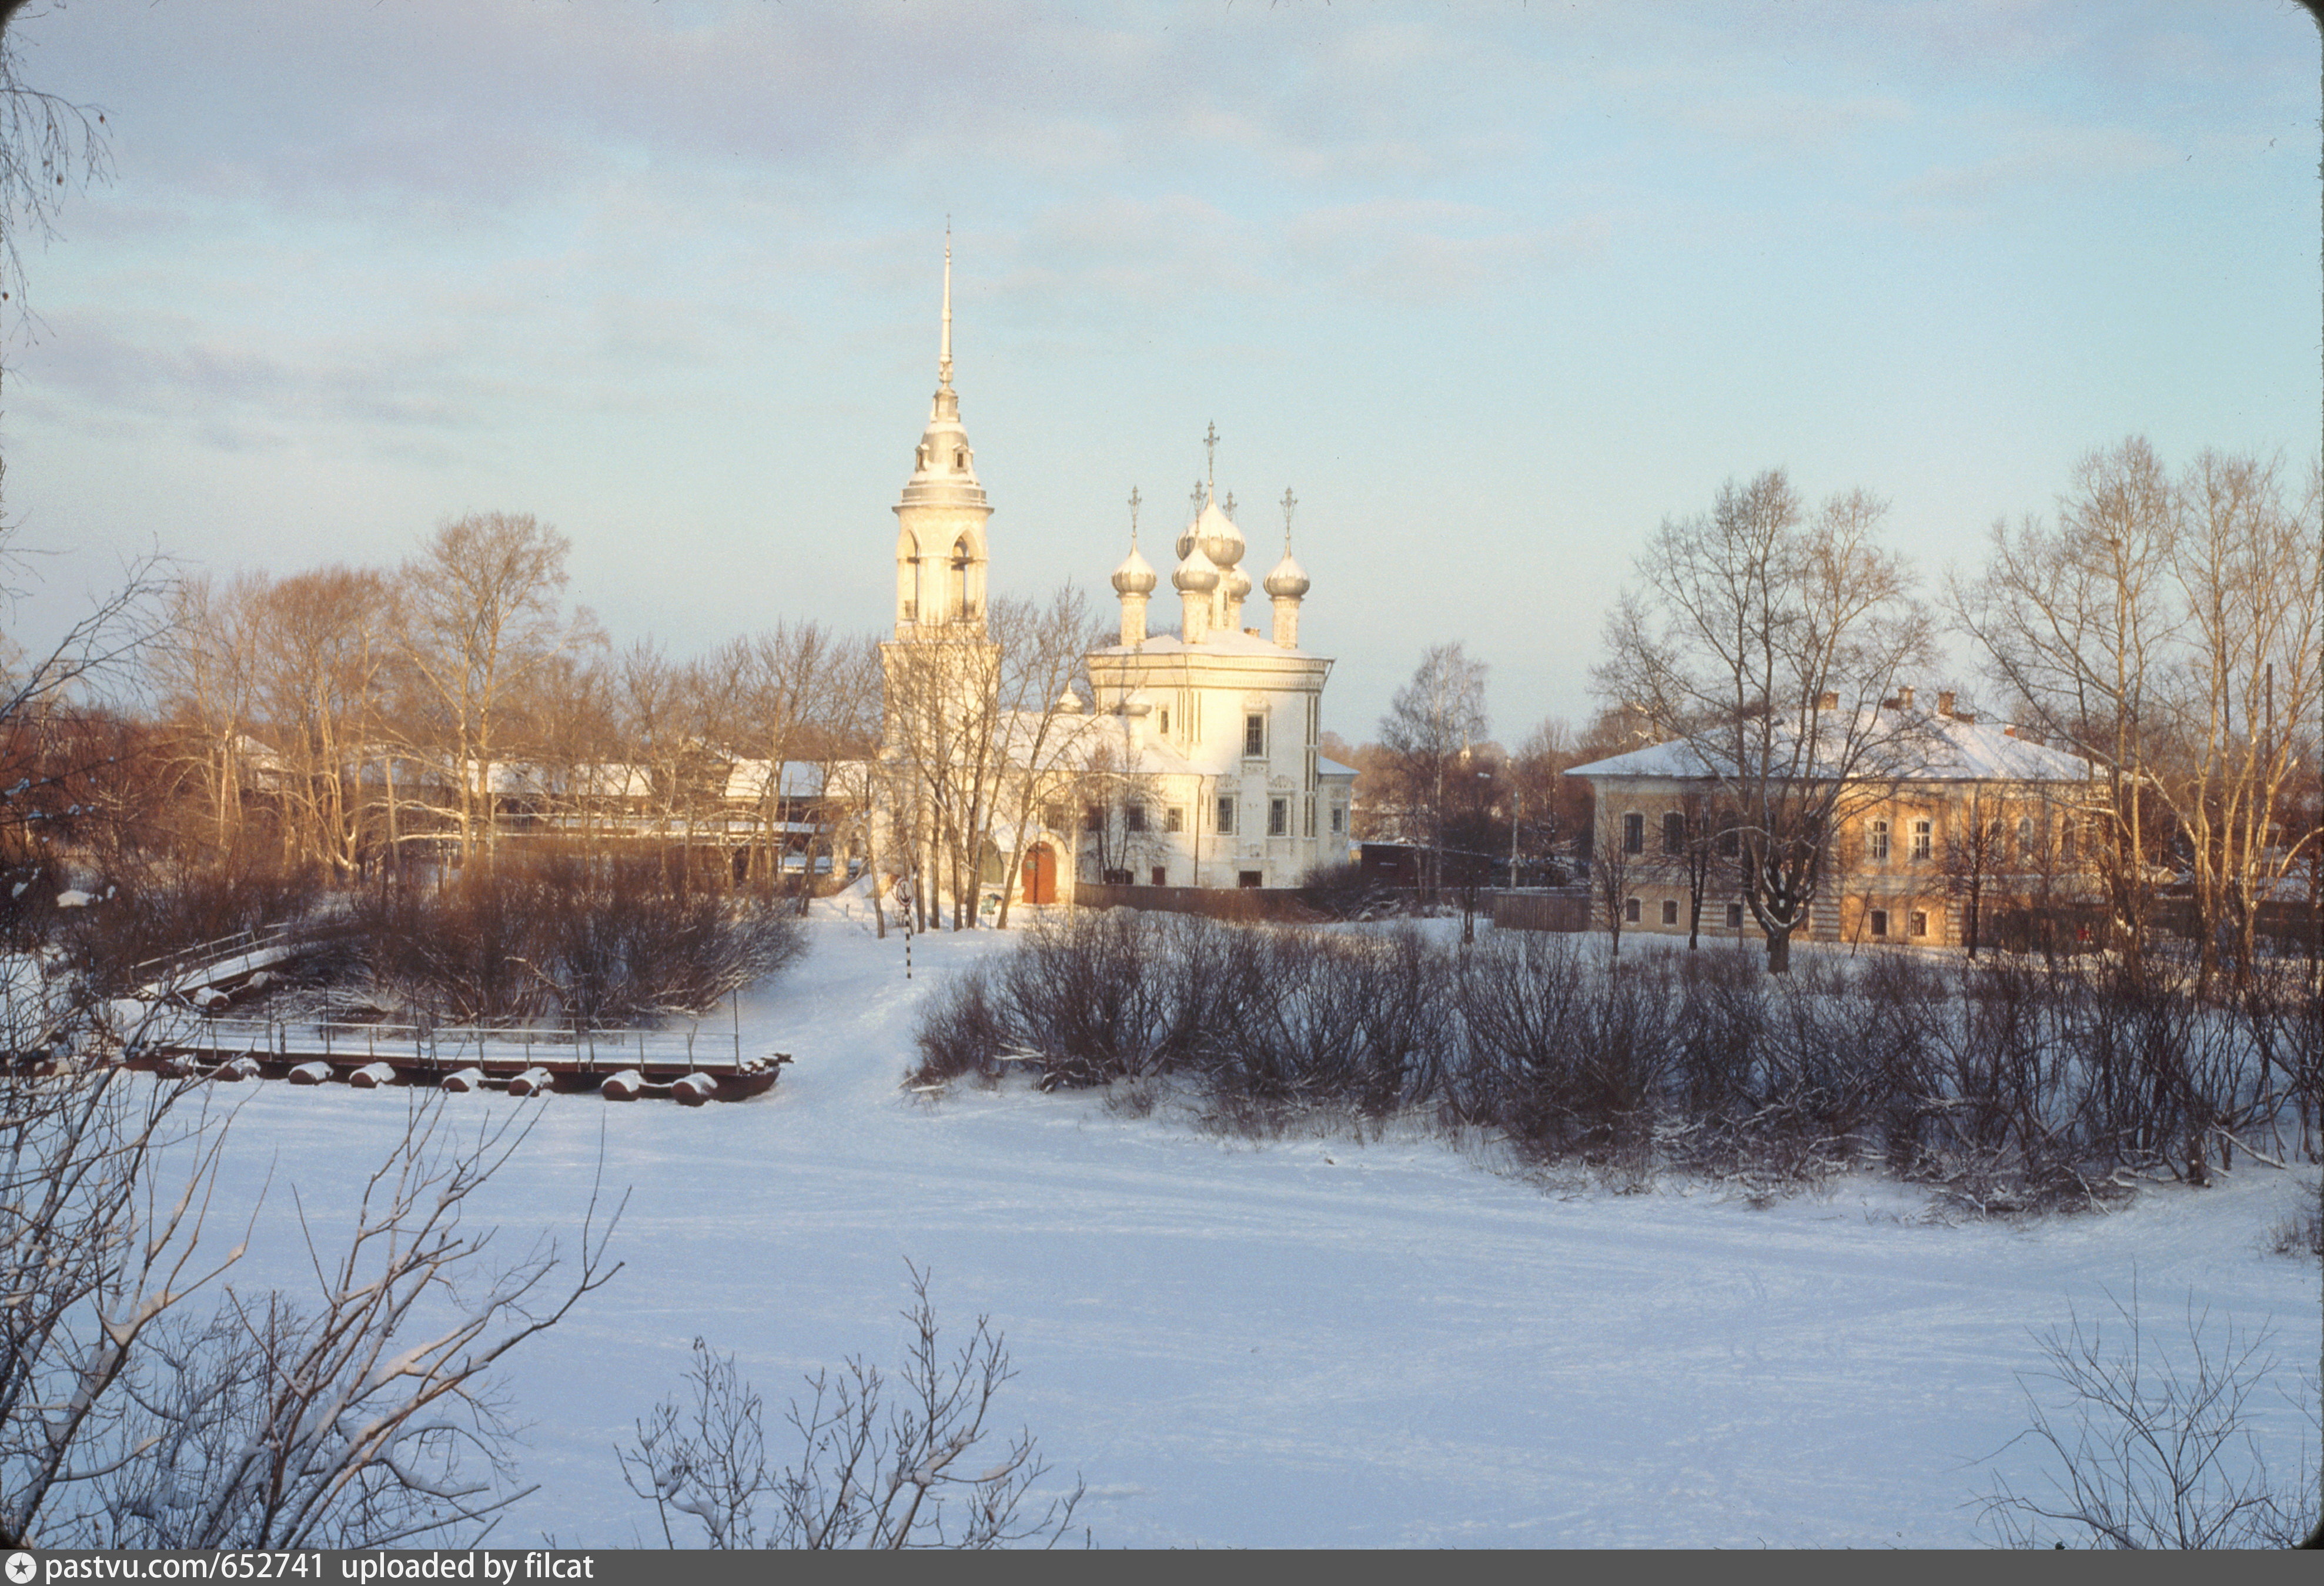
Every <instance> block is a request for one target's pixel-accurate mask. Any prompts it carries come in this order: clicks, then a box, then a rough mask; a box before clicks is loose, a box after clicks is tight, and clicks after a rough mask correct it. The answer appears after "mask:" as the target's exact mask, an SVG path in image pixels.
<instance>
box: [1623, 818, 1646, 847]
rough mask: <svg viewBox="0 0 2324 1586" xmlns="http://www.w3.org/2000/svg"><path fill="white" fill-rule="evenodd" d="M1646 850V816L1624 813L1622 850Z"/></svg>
mask: <svg viewBox="0 0 2324 1586" xmlns="http://www.w3.org/2000/svg"><path fill="white" fill-rule="evenodd" d="M1622 852H1623V853H1645V852H1646V816H1642V815H1626V816H1623V817H1622Z"/></svg>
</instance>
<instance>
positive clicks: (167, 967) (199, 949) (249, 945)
mask: <svg viewBox="0 0 2324 1586" xmlns="http://www.w3.org/2000/svg"><path fill="white" fill-rule="evenodd" d="M306 928H307V927H305V926H303V925H302V924H300V923H298V922H296V921H291V920H283V921H279V922H277V923H276V924H273V925H266V926H256V927H253V928H251V929H249V930H246V931H236V932H235V933H234V934H233V935H232V936H219V937H217V939H216V940H214V941H208V942H197V943H195V944H194V945H192V946H190V947H180V948H179V949H178V950H177V951H176V952H174V953H163V954H159V955H158V956H156V957H152V958H147V959H143V960H141V961H139V962H138V963H135V964H131V965H130V966H129V981H130V983H131V984H133V985H143V984H145V983H147V982H154V981H169V980H172V979H175V978H177V977H178V976H179V975H180V973H183V972H184V971H186V970H189V969H198V968H200V967H201V966H203V965H204V964H223V963H225V962H226V960H227V959H229V958H239V957H241V956H242V955H243V954H245V953H255V952H258V951H260V950H262V949H263V948H267V947H272V946H277V945H281V943H283V942H285V941H287V940H289V939H291V938H292V937H294V936H299V935H300V934H301V933H303V932H304V931H305V930H306Z"/></svg>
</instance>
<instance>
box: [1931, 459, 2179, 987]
mask: <svg viewBox="0 0 2324 1586" xmlns="http://www.w3.org/2000/svg"><path fill="white" fill-rule="evenodd" d="M2059 507H2060V512H2059V522H2058V525H2057V527H2056V528H2055V529H2054V530H2052V529H2048V528H2045V527H2044V526H2043V524H2042V523H2041V522H2040V521H2039V520H2036V519H2033V518H2028V519H2026V520H2024V521H2023V522H2021V523H2020V524H2019V526H2018V527H2017V529H2016V530H2015V531H2012V530H2010V529H2009V528H2008V527H2007V526H2006V524H2003V523H1996V524H1995V525H1994V527H1993V544H1992V549H1991V550H1990V552H1989V553H1988V555H1987V562H1986V567H1985V570H1984V572H1983V573H1982V574H1981V575H1980V576H1978V578H1977V579H1975V580H1974V581H1962V580H1958V579H1957V580H1956V581H1955V582H1954V583H1953V585H1952V586H1951V589H1950V595H1949V604H1950V606H1951V608H1952V611H1953V613H1954V615H1955V617H1956V618H1957V620H1958V621H1959V622H1960V624H1961V626H1962V627H1963V628H1964V629H1965V630H1967V632H1969V635H1970V637H1971V638H1973V639H1974V640H1975V641H1977V642H1978V645H1979V646H1980V647H1981V648H1982V649H1983V650H1984V651H1985V653H1986V656H1987V660H1988V662H1989V664H1990V666H1991V668H1992V669H1993V672H1994V675H1995V678H1996V680H1997V681H1998V682H1999V683H2000V684H2001V685H2002V687H2004V688H2005V689H2006V691H2007V692H2008V694H2009V695H2010V696H2011V697H2012V699H2013V700H2014V701H2015V705H2016V708H2017V710H2018V711H2019V713H2020V714H2021V718H2022V719H2023V720H2024V723H2025V724H2026V725H2027V726H2028V727H2029V728H2030V729H2031V730H2032V731H2033V733H2035V734H2036V735H2038V736H2040V737H2042V738H2043V739H2045V740H2047V741H2049V742H2052V743H2054V744H2058V745H2061V746H2062V747H2064V748H2067V749H2070V750H2071V751H2073V752H2075V753H2077V754H2079V755H2080V756H2082V757H2083V758H2084V759H2086V760H2088V761H2090V762H2091V763H2092V764H2093V765H2094V766H2095V767H2096V768H2097V770H2098V777H2099V779H2100V781H2101V784H2102V788H2103V797H2102V798H2101V799H2100V800H2099V801H2098V803H2099V806H2100V807H2099V809H2098V811H2097V812H2096V813H2098V815H2099V816H2100V817H2101V818H2102V820H2103V821H2104V825H2103V828H2102V830H2103V833H2104V835H2105V838H2106V842H2105V845H2104V850H2103V852H2102V853H2100V854H2099V855H2098V856H2097V857H2098V859H2099V860H2100V862H2101V870H2102V873H2103V875H2104V878H2105V881H2106V883H2107V890H2108V892H2109V894H2110V902H2111V904H2112V906H2113V908H2114V912H2115V916H2116V918H2117V919H2118V920H2119V921H2121V923H2122V924H2123V926H2124V927H2126V936H2127V944H2128V947H2129V951H2130V953H2131V954H2132V957H2133V961H2134V963H2135V961H2136V957H2137V954H2140V953H2141V952H2142V951H2143V950H2144V939H2145V932H2146V917H2147V912H2148V905H2149V902H2150V899H2151V895H2152V892H2153V857H2154V849H2155V845H2156V841H2155V840H2156V838H2157V836H2158V835H2159V834H2158V833H2157V831H2156V830H2155V822H2154V819H2153V815H2154V811H2153V798H2154V793H2155V788H2156V781H2155V778H2154V776H2153V761H2154V758H2155V753H2156V750H2157V747H2158V738H2159V735H2160V732H2161V729H2162V727H2163V724H2164V719H2165V717H2166V716H2167V715H2168V712H2167V708H2166V704H2165V700H2164V698H2163V693H2164V690H2165V689H2166V688H2167V687H2168V686H2169V683H2170V681H2171V678H2170V664H2169V663H2170V653H2171V650H2172V639H2173V636H2174V632H2175V630H2176V629H2177V628H2178V626H2179V623H2180V622H2181V615H2180V613H2177V612H2176V611H2174V610H2173V607H2172V599H2171V569H2172V560H2173V558H2174V556H2175V553H2176V549H2177V539H2178V527H2179V525H2178V514H2177V512H2176V507H2175V503H2174V500H2173V492H2172V487H2171V482H2170V479H2169V477H2168V476H2167V475H2165V473H2164V472H2163V465H2162V463H2161V462H2160V461H2159V460H2157V459H2156V457H2155V456H2154V453H2153V448H2152V447H2149V446H2148V445H2147V444H2146V442H2145V441H2144V440H2143V439H2138V438H2132V439H2130V440H2126V441H2125V442H2124V443H2123V444H2122V445H2121V446H2119V447H2116V448H2115V449H2113V450H2112V451H2106V452H2092V453H2090V454H2089V455H2088V456H2084V457H2083V458H2082V459H2081V461H2080V463H2079V464H2078V465H2076V467H2075V470H2074V490H2073V493H2071V494H2070V495H2069V496H2068V497H2066V498H2064V499H2063V500H2061V503H2059Z"/></svg>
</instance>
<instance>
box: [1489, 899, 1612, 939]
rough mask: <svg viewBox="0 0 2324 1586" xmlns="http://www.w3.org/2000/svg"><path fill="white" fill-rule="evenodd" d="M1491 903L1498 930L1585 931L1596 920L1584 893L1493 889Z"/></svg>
mask: <svg viewBox="0 0 2324 1586" xmlns="http://www.w3.org/2000/svg"><path fill="white" fill-rule="evenodd" d="M1492 905H1493V912H1492V918H1493V928H1494V929H1495V930H1499V931H1586V930H1589V929H1591V928H1592V926H1593V925H1594V923H1595V922H1594V920H1593V918H1592V917H1591V907H1590V894H1589V893H1587V892H1581V891H1573V892H1496V893H1494V894H1493V896H1492Z"/></svg>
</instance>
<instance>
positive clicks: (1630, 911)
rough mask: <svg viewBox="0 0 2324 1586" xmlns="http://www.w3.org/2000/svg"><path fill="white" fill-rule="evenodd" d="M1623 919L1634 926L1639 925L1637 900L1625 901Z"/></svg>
mask: <svg viewBox="0 0 2324 1586" xmlns="http://www.w3.org/2000/svg"><path fill="white" fill-rule="evenodd" d="M1622 917H1623V918H1624V919H1625V920H1628V922H1629V923H1630V924H1632V925H1636V924H1637V923H1638V900H1637V899H1636V898H1630V899H1625V900H1624V901H1623V904H1622Z"/></svg>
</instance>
